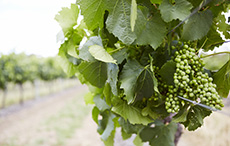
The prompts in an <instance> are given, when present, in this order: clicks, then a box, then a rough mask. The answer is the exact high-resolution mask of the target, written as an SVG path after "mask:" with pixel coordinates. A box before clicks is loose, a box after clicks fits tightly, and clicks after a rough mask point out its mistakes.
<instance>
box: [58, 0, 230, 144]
mask: <svg viewBox="0 0 230 146" xmlns="http://www.w3.org/2000/svg"><path fill="white" fill-rule="evenodd" d="M227 5H228V2H226V1H223V2H222V1H215V2H210V1H204V2H203V1H201V0H199V1H191V0H175V1H168V0H89V1H86V0H77V3H76V6H73V5H71V8H66V9H63V10H62V11H60V12H59V14H58V15H57V16H56V20H57V21H58V22H59V24H60V25H61V26H62V29H63V32H64V33H65V32H66V31H68V35H65V41H64V42H63V44H62V45H61V47H60V49H59V56H60V57H61V58H62V62H61V63H62V64H63V65H62V66H63V68H64V69H65V70H66V72H67V73H68V75H74V74H75V75H76V76H77V77H78V78H79V80H80V81H81V82H82V83H85V84H87V85H88V86H89V87H90V92H91V93H89V94H87V95H86V96H85V100H86V102H87V103H90V104H92V103H94V104H95V105H96V106H95V107H94V109H93V111H92V117H93V119H94V121H95V122H96V123H97V124H98V126H99V128H98V132H99V134H101V135H102V140H103V141H104V143H105V145H108V146H112V145H113V144H114V140H113V138H114V135H115V130H116V127H119V126H120V127H121V130H122V136H123V138H124V139H127V138H129V137H131V135H132V134H136V139H135V140H134V143H135V144H136V145H141V143H140V142H141V141H148V142H149V143H150V145H151V146H155V145H163V146H164V145H165V146H166V145H167V146H169V145H174V135H175V132H176V129H177V123H181V124H183V125H184V126H185V127H187V129H188V130H195V129H197V128H198V127H200V126H201V125H202V124H203V119H204V118H205V117H206V116H209V115H210V114H211V110H214V109H221V107H222V106H223V104H222V98H221V97H220V96H219V95H218V93H219V94H220V95H222V96H223V95H224V96H226V95H227V94H228V91H229V88H228V87H229V85H228V76H229V74H228V72H229V70H228V67H227V66H229V63H227V65H225V66H224V67H223V68H222V69H220V70H219V71H218V72H217V73H215V74H214V76H213V74H212V73H210V72H211V71H210V70H207V69H206V70H204V68H203V67H204V63H203V62H202V61H201V59H200V58H199V56H198V55H197V54H198V52H199V51H200V49H202V48H204V49H205V50H207V51H208V50H212V49H213V48H214V47H216V46H219V45H220V44H222V43H223V39H222V38H221V36H220V34H219V33H218V32H223V34H224V36H225V37H226V38H228V37H229V32H228V30H229V24H227V23H226V22H225V18H224V17H223V15H222V12H226V10H227V9H228V6H227ZM76 8H80V11H81V14H82V15H83V17H84V19H83V21H84V22H85V24H86V25H83V24H84V22H82V23H81V24H80V25H77V24H76V23H73V22H75V18H76V17H77V16H78V15H79V12H78V10H77V9H76ZM68 13H69V14H68ZM72 15H74V16H76V17H74V18H73V21H70V20H69V18H70V17H71V16H72ZM57 18H58V19H57ZM65 19H66V21H65ZM63 22H66V23H67V24H65V25H62V23H63ZM68 23H69V24H68ZM70 30H71V31H70ZM65 34H66V33H65ZM83 38H86V39H87V40H86V41H85V42H84V43H83V42H82V40H83ZM185 40H186V42H182V41H185ZM81 42H82V44H81V46H80V43H81ZM201 47H202V48H201ZM206 72H209V74H207V73H206ZM212 77H214V83H215V84H216V85H215V84H214V83H213V79H212ZM222 86H223V87H222ZM217 91H218V93H217ZM179 96H180V97H182V98H179ZM197 103H199V104H197ZM196 104H197V105H196ZM201 104H203V105H204V106H203V107H200V105H201ZM204 107H206V108H204ZM172 113H173V114H175V116H174V117H173V118H172V122H165V120H164V119H165V118H166V117H168V116H170V115H172ZM99 116H100V117H102V118H100V119H99ZM118 119H119V120H118ZM175 122H177V123H175ZM154 126H155V127H154Z"/></svg>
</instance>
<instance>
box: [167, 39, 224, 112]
mask: <svg viewBox="0 0 230 146" xmlns="http://www.w3.org/2000/svg"><path fill="white" fill-rule="evenodd" d="M181 46H182V45H181V43H179V45H178V46H177V47H176V48H177V51H176V52H175V55H174V57H175V58H174V59H175V62H176V72H175V73H174V86H169V88H168V93H167V97H166V102H165V107H166V110H167V112H169V113H174V112H178V111H179V110H180V108H181V107H182V106H183V105H184V104H185V101H184V100H181V99H180V98H178V96H181V97H183V98H187V99H190V100H192V101H196V102H198V103H202V104H205V105H207V106H210V107H211V108H213V109H221V107H223V103H222V99H221V97H220V96H219V95H218V93H217V91H216V85H215V84H213V83H212V81H213V79H212V78H211V77H209V75H208V74H207V73H205V72H204V64H203V62H202V60H201V59H200V58H199V57H198V56H197V55H196V53H195V49H193V48H191V47H189V46H188V45H187V44H185V45H183V47H181Z"/></svg>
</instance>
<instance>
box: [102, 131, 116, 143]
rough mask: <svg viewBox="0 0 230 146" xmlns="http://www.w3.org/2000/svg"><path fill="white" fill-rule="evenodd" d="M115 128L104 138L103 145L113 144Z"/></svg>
mask: <svg viewBox="0 0 230 146" xmlns="http://www.w3.org/2000/svg"><path fill="white" fill-rule="evenodd" d="M115 132H116V129H115V130H113V131H112V132H111V134H110V135H109V137H108V139H107V140H104V141H103V142H104V144H105V146H114V137H115Z"/></svg>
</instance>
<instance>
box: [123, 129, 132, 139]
mask: <svg viewBox="0 0 230 146" xmlns="http://www.w3.org/2000/svg"><path fill="white" fill-rule="evenodd" d="M121 136H122V139H123V140H126V139H129V138H130V137H131V136H132V134H128V133H126V132H125V131H124V129H123V128H121Z"/></svg>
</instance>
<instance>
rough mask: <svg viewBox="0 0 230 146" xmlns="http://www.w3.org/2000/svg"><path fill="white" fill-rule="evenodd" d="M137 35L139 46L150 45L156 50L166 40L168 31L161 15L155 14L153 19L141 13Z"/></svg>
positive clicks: (137, 25)
mask: <svg viewBox="0 0 230 146" xmlns="http://www.w3.org/2000/svg"><path fill="white" fill-rule="evenodd" d="M137 21H138V22H137V24H136V27H135V33H136V35H137V40H136V43H137V44H139V45H148V44H150V45H151V47H152V48H154V49H156V48H157V47H159V45H160V44H161V43H162V41H163V40H164V37H165V35H166V32H167V29H166V25H165V23H164V21H163V20H162V19H161V16H160V15H159V14H155V15H154V16H153V17H152V18H150V19H149V18H148V17H145V16H144V15H143V14H142V13H139V15H138V19H137Z"/></svg>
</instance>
